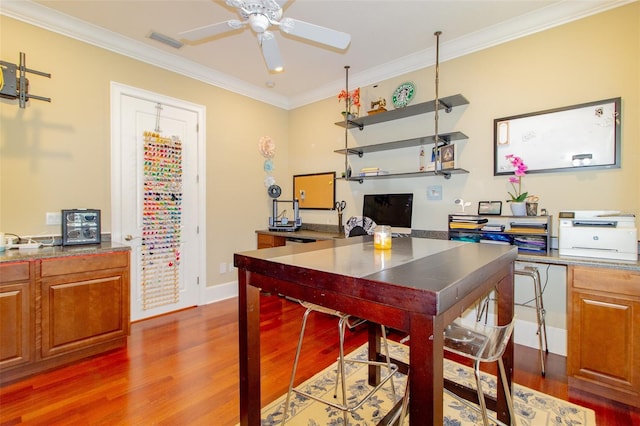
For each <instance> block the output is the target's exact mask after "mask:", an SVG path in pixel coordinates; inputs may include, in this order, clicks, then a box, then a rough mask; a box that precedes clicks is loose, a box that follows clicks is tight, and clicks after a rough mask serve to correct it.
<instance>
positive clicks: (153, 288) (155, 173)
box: [140, 107, 182, 310]
mask: <svg viewBox="0 0 640 426" xmlns="http://www.w3.org/2000/svg"><path fill="white" fill-rule="evenodd" d="M160 110H161V107H159V108H158V114H160ZM156 128H159V123H158V122H156ZM143 186H144V196H143V213H142V246H141V249H140V250H141V252H140V259H141V267H142V270H141V271H140V272H141V273H140V277H141V288H142V309H144V310H147V309H151V308H155V307H159V306H164V305H169V304H174V303H177V302H178V301H179V298H180V249H181V238H180V234H181V229H182V142H181V141H180V139H179V138H178V137H177V136H173V137H171V138H167V137H162V136H160V134H159V133H157V132H154V131H146V132H144V170H143Z"/></svg>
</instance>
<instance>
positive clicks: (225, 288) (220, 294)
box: [200, 281, 238, 305]
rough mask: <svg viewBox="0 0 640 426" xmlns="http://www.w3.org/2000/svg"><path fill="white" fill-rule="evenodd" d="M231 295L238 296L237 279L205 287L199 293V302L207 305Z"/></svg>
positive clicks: (229, 297) (231, 296)
mask: <svg viewBox="0 0 640 426" xmlns="http://www.w3.org/2000/svg"><path fill="white" fill-rule="evenodd" d="M233 297H238V281H231V282H228V283H223V284H218V285H212V286H207V287H205V288H204V289H203V290H202V293H201V294H200V302H201V303H200V304H201V305H208V304H210V303H215V302H220V301H221V300H226V299H231V298H233Z"/></svg>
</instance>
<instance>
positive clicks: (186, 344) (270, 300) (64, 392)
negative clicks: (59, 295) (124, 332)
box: [0, 296, 640, 426]
mask: <svg viewBox="0 0 640 426" xmlns="http://www.w3.org/2000/svg"><path fill="white" fill-rule="evenodd" d="M261 305H262V322H261V328H262V334H261V345H262V354H263V356H262V374H263V377H262V380H263V393H262V404H263V405H264V404H265V403H268V402H270V401H272V400H273V399H275V398H276V397H278V396H280V395H281V394H283V393H284V392H285V391H286V389H287V386H288V379H289V373H290V371H291V365H292V363H293V354H294V351H295V345H296V342H297V337H298V333H299V326H300V320H301V318H302V313H303V310H302V308H301V307H300V306H299V305H298V304H297V303H293V302H290V301H287V300H285V299H283V298H281V297H277V296H271V297H263V298H262V303H261ZM335 325H336V321H335V319H334V318H331V317H327V316H323V315H319V314H314V315H312V316H311V317H310V320H309V323H308V325H307V334H306V336H307V337H308V339H307V340H306V341H305V344H306V345H305V347H304V350H305V355H304V358H303V360H302V361H301V364H300V367H299V381H302V380H304V379H306V378H308V377H311V376H312V375H313V374H315V373H316V372H317V371H319V370H321V369H322V368H324V367H326V366H328V365H329V364H331V363H332V362H333V361H334V360H335V356H336V353H337V346H336V344H337V339H336V336H337V335H336V328H335ZM402 337H403V336H401V335H397V334H396V333H392V334H391V338H394V339H395V340H399V339H400V338H402ZM365 341H366V330H365V328H362V329H361V330H356V331H354V332H351V333H349V334H348V337H347V341H346V349H347V351H350V350H353V349H355V348H357V347H358V346H360V345H361V344H363V343H364V342H365ZM514 380H515V381H516V382H517V383H520V384H523V385H525V386H528V387H530V388H533V389H537V390H540V391H542V392H545V393H547V394H550V395H553V396H555V397H558V398H561V399H565V400H569V401H571V402H574V403H577V404H580V405H583V406H587V407H590V408H592V409H594V410H595V411H596V416H597V423H598V425H634V424H635V425H637V424H640V410H637V409H631V408H629V407H627V406H624V405H621V404H617V403H613V402H611V401H606V400H603V399H602V398H598V397H593V396H590V395H588V394H585V393H571V394H569V393H568V389H567V384H566V383H567V379H566V376H565V359H564V357H560V356H555V355H549V357H548V359H547V375H546V378H542V377H541V376H540V373H539V367H538V363H537V351H536V350H533V349H530V348H525V347H522V346H517V347H516V371H515V375H514ZM238 412H239V409H238V322H237V299H231V300H227V301H223V302H219V303H215V304H211V305H207V306H202V307H198V308H193V309H188V310H185V311H182V312H178V313H175V314H171V315H166V316H162V317H158V318H153V319H150V320H146V321H141V322H138V323H135V324H133V325H132V328H131V337H130V338H129V346H128V348H126V349H122V350H116V351H113V352H111V353H108V354H105V355H102V356H99V357H95V358H92V359H90V360H87V361H83V362H80V363H77V364H74V365H73V366H70V367H66V368H62V369H58V370H55V371H51V372H48V373H43V374H40V375H37V376H34V377H32V378H28V379H24V380H22V381H20V382H16V383H13V384H5V385H4V386H2V388H0V425H1V426H7V425H14V424H33V425H65V424H73V425H117V424H127V425H151V424H154V425H222V426H226V425H235V424H236V423H237V422H238V421H239V416H238Z"/></svg>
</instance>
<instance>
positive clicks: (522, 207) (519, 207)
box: [509, 201, 527, 216]
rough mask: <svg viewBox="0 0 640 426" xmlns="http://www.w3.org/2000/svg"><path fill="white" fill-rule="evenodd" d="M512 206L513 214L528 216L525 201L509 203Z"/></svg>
mask: <svg viewBox="0 0 640 426" xmlns="http://www.w3.org/2000/svg"><path fill="white" fill-rule="evenodd" d="M509 204H510V206H511V214H512V215H513V216H526V215H527V205H526V204H527V203H525V202H524V201H523V202H520V203H518V202H514V201H512V202H511V203H509Z"/></svg>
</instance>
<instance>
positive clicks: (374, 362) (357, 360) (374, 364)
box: [292, 359, 398, 413]
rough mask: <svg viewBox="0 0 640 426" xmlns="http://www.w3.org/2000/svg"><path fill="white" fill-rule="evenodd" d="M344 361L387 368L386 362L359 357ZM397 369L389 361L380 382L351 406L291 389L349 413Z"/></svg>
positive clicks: (361, 403)
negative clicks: (385, 372)
mask: <svg viewBox="0 0 640 426" xmlns="http://www.w3.org/2000/svg"><path fill="white" fill-rule="evenodd" d="M344 362H345V363H347V362H350V363H354V364H366V365H373V366H376V367H384V368H385V369H388V370H389V368H388V365H387V363H386V362H377V361H364V360H360V359H345V360H344ZM397 371H398V366H397V365H396V364H394V363H391V369H390V371H388V372H387V374H386V375H385V376H384V377H382V378H381V379H380V383H378V384H377V385H376V386H375V387H374V388H373V389H371V390H370V391H369V392H368V393H367V394H366V395H364V396H363V397H361V398H360V399H359V400H358V402H357V403H356V404H355V405H352V406H344V405H342V404H338V403H335V402H333V401H329V400H327V399H324V398H320V397H318V396H315V395H311V394H309V393H307V392H305V391H302V390H299V389H295V388H294V389H292V391H293V392H295V393H297V394H298V395H302V396H304V397H305V398H310V399H313V400H315V401H318V402H322V403H324V404H327V405H329V406H331V407H333V408H336V409H338V410H341V411H346V412H349V413H353V412H355V411H357V410H358V409H359V408H360V407H362V405H363V404H364V403H365V402H367V400H368V399H369V398H371V396H372V395H373V394H374V393H376V392H377V391H378V390H379V389H380V388H381V387H382V386H384V384H385V383H386V382H388V381H389V379H391V378H392V377H393V375H394V374H396V372H397Z"/></svg>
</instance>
